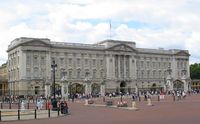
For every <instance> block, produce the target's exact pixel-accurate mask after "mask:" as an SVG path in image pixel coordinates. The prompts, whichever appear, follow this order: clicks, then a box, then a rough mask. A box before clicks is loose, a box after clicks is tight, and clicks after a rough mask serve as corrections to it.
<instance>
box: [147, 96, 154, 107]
mask: <svg viewBox="0 0 200 124" xmlns="http://www.w3.org/2000/svg"><path fill="white" fill-rule="evenodd" d="M147 105H148V106H153V105H152V103H151V99H150V98H147Z"/></svg>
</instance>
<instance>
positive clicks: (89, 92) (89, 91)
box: [85, 82, 91, 95]
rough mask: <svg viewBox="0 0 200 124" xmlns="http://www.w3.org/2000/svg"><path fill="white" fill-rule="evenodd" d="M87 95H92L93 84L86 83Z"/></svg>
mask: <svg viewBox="0 0 200 124" xmlns="http://www.w3.org/2000/svg"><path fill="white" fill-rule="evenodd" d="M85 95H91V83H90V82H86V84H85Z"/></svg>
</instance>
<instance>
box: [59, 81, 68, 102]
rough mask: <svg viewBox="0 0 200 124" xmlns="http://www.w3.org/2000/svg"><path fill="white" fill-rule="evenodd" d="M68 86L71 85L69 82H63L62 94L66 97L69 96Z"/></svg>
mask: <svg viewBox="0 0 200 124" xmlns="http://www.w3.org/2000/svg"><path fill="white" fill-rule="evenodd" d="M68 86H69V84H68V82H62V89H61V94H62V97H63V98H64V99H65V98H68V95H69V91H68Z"/></svg>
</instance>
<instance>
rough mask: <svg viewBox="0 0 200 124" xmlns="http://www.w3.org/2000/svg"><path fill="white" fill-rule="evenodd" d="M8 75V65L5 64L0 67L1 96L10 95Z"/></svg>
mask: <svg viewBox="0 0 200 124" xmlns="http://www.w3.org/2000/svg"><path fill="white" fill-rule="evenodd" d="M7 74H8V73H7V63H5V64H2V65H1V66H0V96H1V95H8V94H9V90H8V76H7Z"/></svg>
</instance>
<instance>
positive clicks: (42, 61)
mask: <svg viewBox="0 0 200 124" xmlns="http://www.w3.org/2000/svg"><path fill="white" fill-rule="evenodd" d="M41 65H45V57H41Z"/></svg>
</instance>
